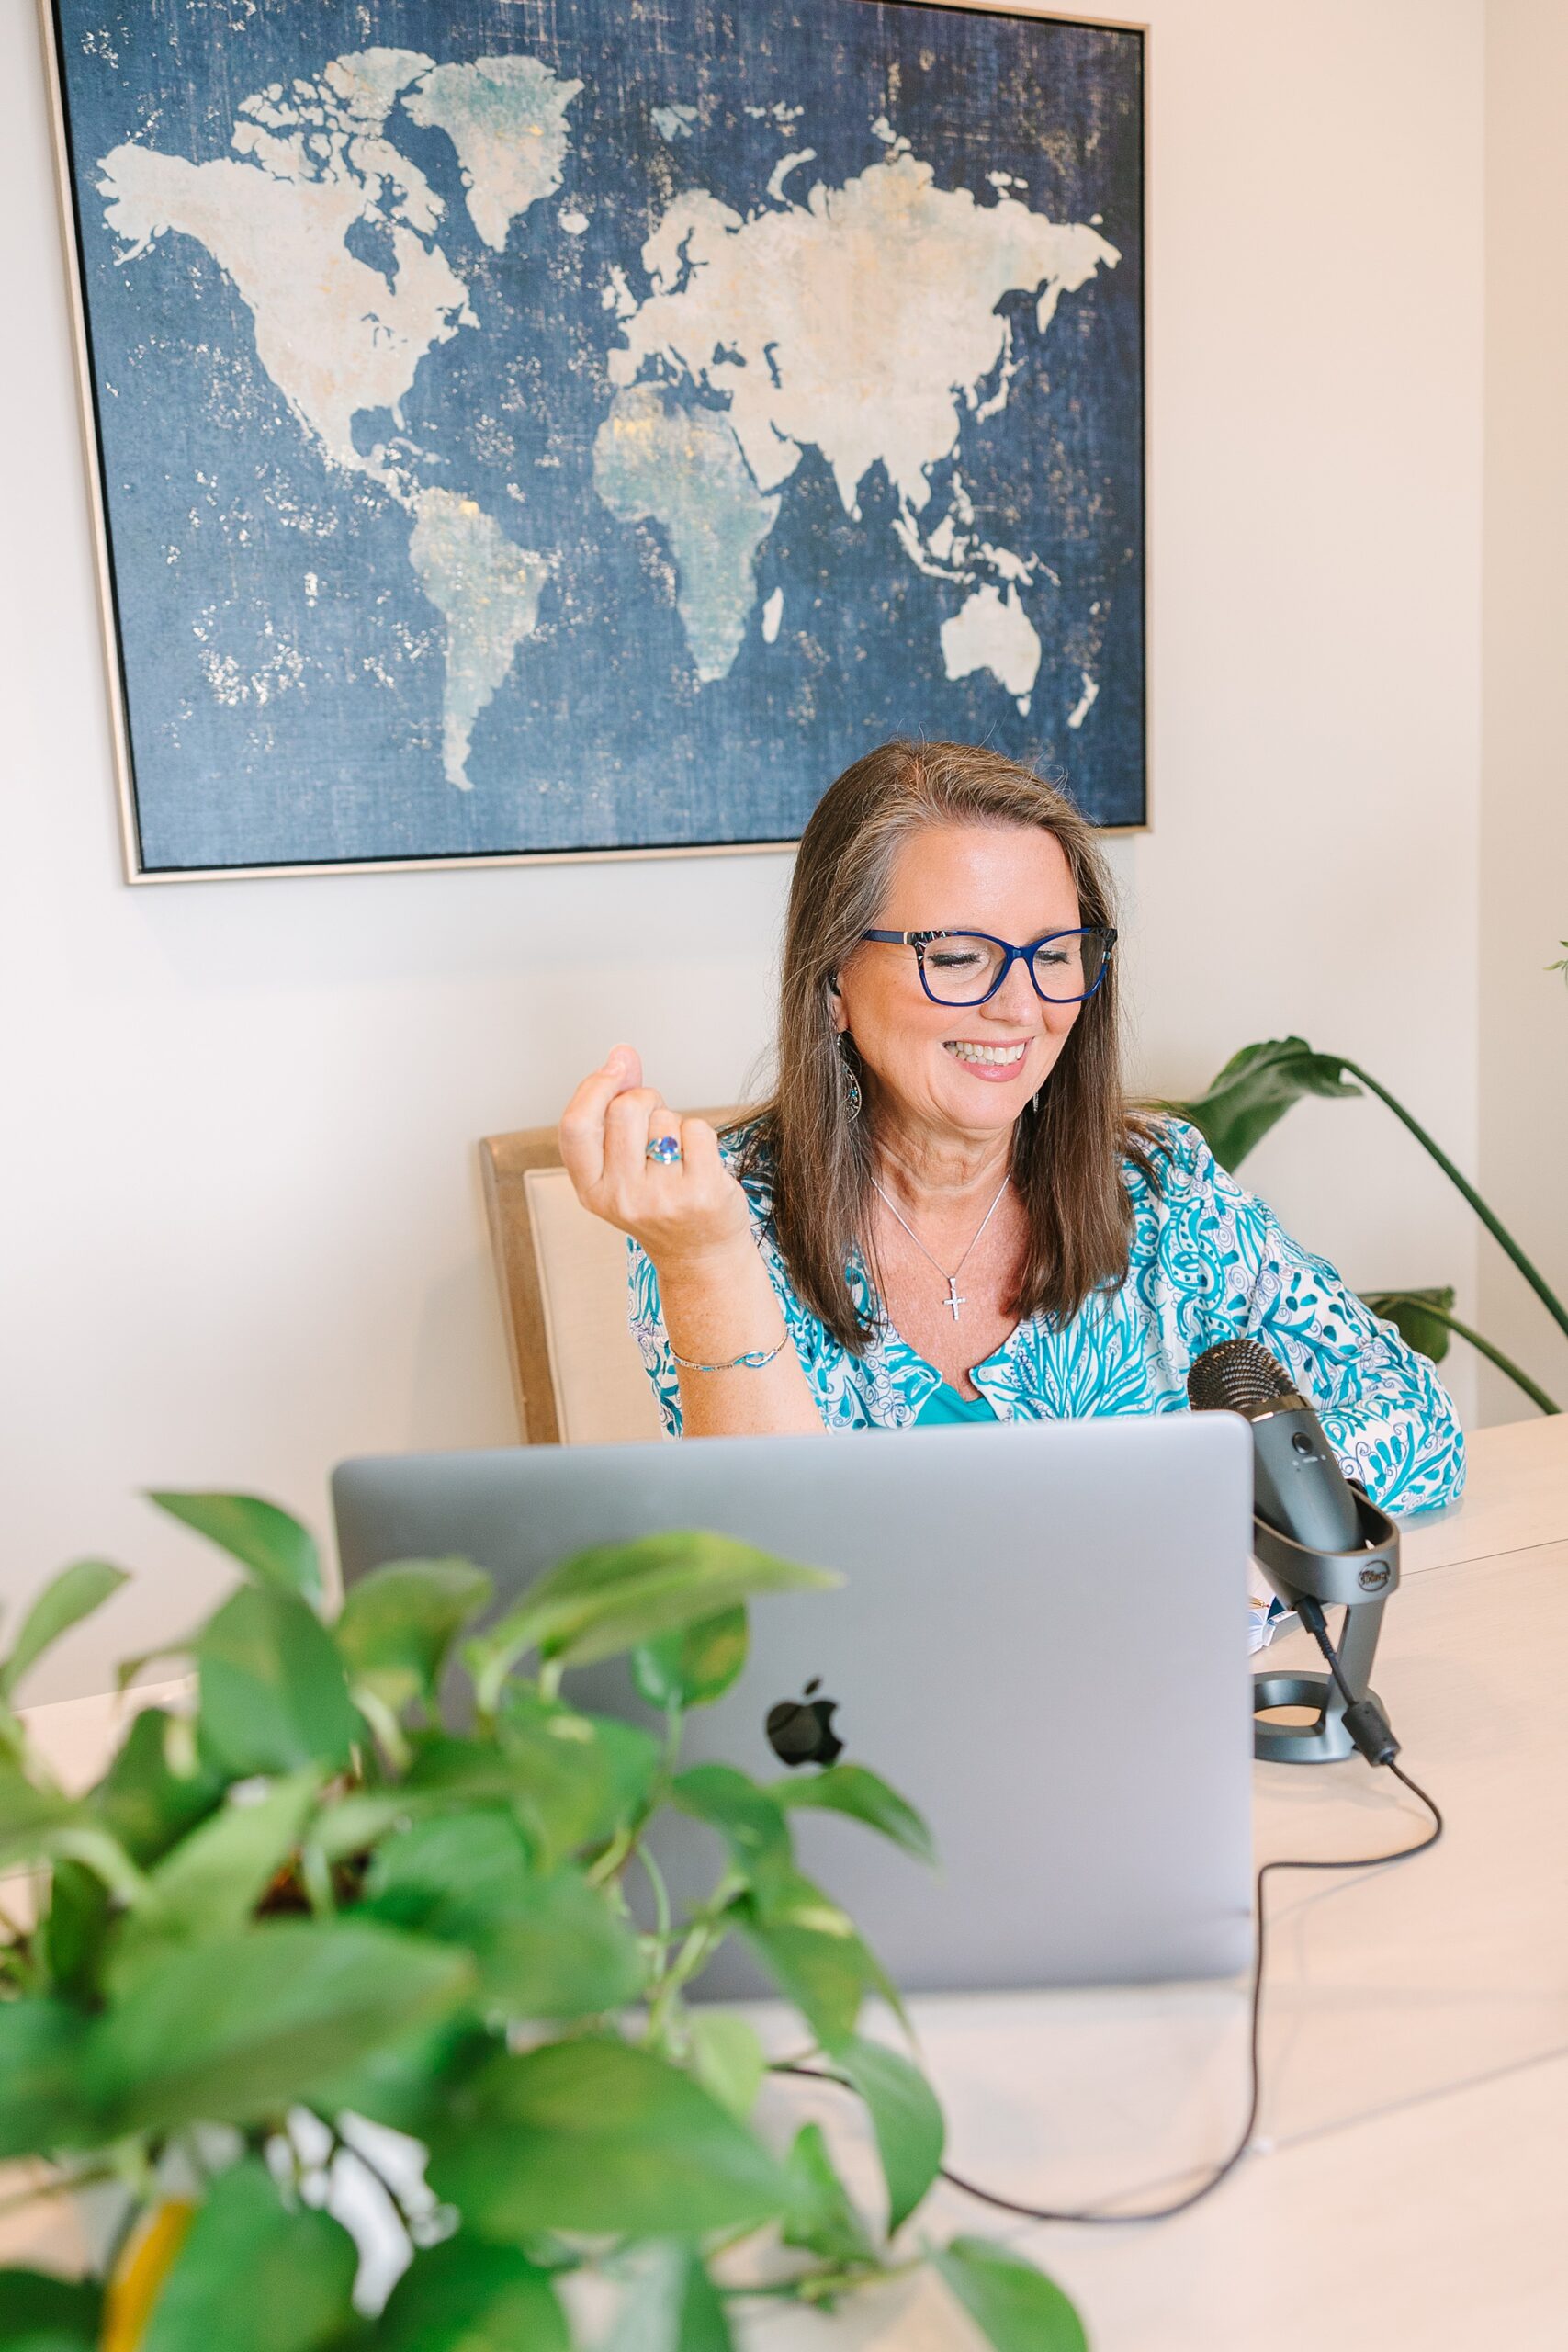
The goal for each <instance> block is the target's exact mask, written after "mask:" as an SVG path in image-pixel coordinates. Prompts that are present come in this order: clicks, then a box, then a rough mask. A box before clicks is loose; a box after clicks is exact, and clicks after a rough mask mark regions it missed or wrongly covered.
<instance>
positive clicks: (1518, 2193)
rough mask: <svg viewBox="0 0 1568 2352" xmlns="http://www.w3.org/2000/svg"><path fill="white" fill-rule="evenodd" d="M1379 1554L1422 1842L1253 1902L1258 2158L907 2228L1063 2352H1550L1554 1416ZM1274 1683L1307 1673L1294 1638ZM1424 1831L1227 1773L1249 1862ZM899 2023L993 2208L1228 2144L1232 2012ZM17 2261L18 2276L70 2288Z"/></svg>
mask: <svg viewBox="0 0 1568 2352" xmlns="http://www.w3.org/2000/svg"><path fill="white" fill-rule="evenodd" d="M1403 1554H1404V1571H1405V1576H1406V1579H1407V1581H1406V1583H1405V1585H1404V1589H1403V1590H1402V1591H1401V1592H1400V1594H1399V1595H1398V1596H1397V1597H1396V1599H1395V1600H1394V1601H1393V1605H1392V1606H1391V1608H1390V1610H1389V1612H1388V1615H1387V1617H1386V1619H1385V1621H1384V1629H1383V1641H1382V1651H1381V1654H1380V1657H1379V1660H1378V1666H1377V1671H1376V1680H1377V1684H1378V1688H1379V1690H1380V1691H1381V1693H1382V1697H1383V1699H1384V1701H1385V1702H1386V1703H1387V1705H1388V1708H1389V1712H1390V1714H1391V1716H1392V1718H1393V1724H1394V1725H1395V1728H1396V1729H1397V1731H1398V1733H1399V1736H1400V1737H1401V1739H1402V1740H1403V1742H1404V1758H1403V1761H1404V1763H1405V1764H1406V1765H1407V1767H1408V1769H1409V1770H1411V1771H1412V1772H1413V1773H1414V1775H1415V1777H1416V1779H1417V1780H1418V1781H1426V1782H1427V1784H1429V1786H1430V1787H1431V1790H1432V1792H1433V1794H1434V1796H1436V1798H1437V1799H1438V1803H1439V1804H1441V1805H1442V1806H1443V1808H1444V1811H1445V1813H1446V1814H1447V1815H1448V1819H1449V1831H1448V1835H1447V1837H1446V1838H1444V1840H1443V1842H1442V1844H1441V1845H1440V1846H1438V1848H1437V1849H1435V1851H1434V1852H1433V1853H1431V1854H1430V1855H1426V1856H1422V1857H1421V1858H1419V1859H1418V1860H1415V1861H1412V1862H1410V1863H1408V1864H1406V1865H1404V1866H1402V1867H1401V1868H1400V1869H1398V1870H1396V1871H1381V1872H1374V1873H1368V1874H1367V1875H1365V1876H1360V1875H1356V1874H1352V1875H1348V1876H1346V1877H1339V1876H1337V1875H1336V1876H1328V1875H1325V1876H1323V1877H1312V1878H1307V1877H1303V1878H1300V1879H1282V1880H1276V1881H1274V1882H1272V1883H1271V1886H1270V1890H1269V1919H1270V1935H1269V1947H1270V1957H1269V1973H1268V1981H1267V1985H1266V1988H1265V1998H1264V2017H1265V2034H1264V2044H1263V2106H1262V2113H1261V2119H1260V2124H1259V2139H1260V2143H1261V2145H1260V2147H1259V2150H1258V2153H1255V2154H1252V2155H1251V2156H1249V2158H1248V2159H1247V2162H1246V2163H1245V2164H1244V2165H1242V2166H1241V2168H1240V2169H1239V2170H1238V2171H1237V2172H1236V2173H1235V2175H1233V2177H1231V2179H1230V2180H1229V2181H1227V2182H1226V2183H1225V2184H1224V2187H1223V2188H1220V2189H1219V2190H1218V2191H1217V2192H1216V2194H1215V2195H1214V2196H1213V2199H1210V2200H1209V2201H1208V2202H1206V2203H1205V2204H1203V2205H1201V2206H1199V2207H1198V2208H1196V2209H1195V2210H1194V2211H1192V2212H1191V2213H1190V2214H1187V2215H1184V2216H1182V2217H1180V2218H1179V2219H1178V2220H1176V2221H1173V2222H1157V2223H1150V2224H1148V2225H1145V2226H1139V2227H1136V2228H1128V2229H1117V2230H1088V2229H1082V2228H1079V2229H1067V2228H1026V2227H1021V2226H1020V2225H1017V2224H1010V2223H1009V2222H1007V2221H1006V2220H1005V2218H1004V2217H1002V2216H1000V2215H994V2214H991V2213H989V2212H988V2211H987V2209H986V2208H985V2207H983V2206H979V2205H976V2204H973V2203H971V2202H970V2201H969V2200H967V2199H961V2198H959V2197H957V2196H956V2195H953V2194H952V2193H950V2192H947V2191H943V2192H942V2194H941V2195H940V2197H938V2198H937V2199H933V2200H932V2202H931V2205H930V2206H929V2207H928V2208H927V2209H926V2211H925V2212H924V2213H923V2214H922V2216H921V2222H920V2226H921V2229H922V2231H923V2232H925V2233H929V2234H931V2235H933V2236H936V2235H939V2234H948V2233H952V2232H953V2231H956V2230H966V2231H971V2232H974V2233H981V2234H987V2235H994V2236H998V2237H1009V2238H1011V2239H1013V2240H1014V2241H1015V2242H1016V2243H1017V2244H1019V2245H1020V2246H1021V2247H1022V2248H1023V2249H1024V2250H1026V2251H1027V2252H1028V2253H1030V2254H1031V2255H1032V2256H1033V2257H1034V2259H1036V2260H1037V2261H1039V2262H1041V2263H1043V2265H1044V2267H1046V2268H1048V2269H1049V2270H1050V2271H1051V2272H1052V2273H1053V2274H1054V2275H1055V2277H1056V2278H1059V2279H1060V2280H1061V2282H1062V2284H1063V2285H1064V2286H1065V2287H1066V2289H1067V2290H1068V2291H1069V2292H1070V2293H1071V2294H1072V2295H1073V2296H1074V2297H1075V2299H1076V2300H1077V2302H1078V2305H1079V2307H1080V2309H1081V2310H1082V2312H1084V2314H1085V2318H1086V2321H1087V2324H1088V2326H1089V2333H1090V2337H1091V2340H1092V2343H1093V2345H1094V2347H1095V2352H1322V2347H1323V2346H1324V2345H1325V2343H1332V2344H1335V2345H1337V2346H1340V2347H1343V2352H1476V2347H1477V2346H1478V2345H1487V2346H1489V2345H1491V2344H1494V2343H1496V2344H1500V2345H1506V2346H1507V2347H1508V2352H1562V2347H1563V2346H1568V1838H1565V1834H1564V1833H1565V1828H1568V1733H1565V1731H1564V1728H1563V1726H1564V1724H1565V1723H1568V1692H1565V1691H1564V1687H1563V1670H1564V1666H1565V1664H1568V1416H1564V1417H1563V1418H1562V1419H1556V1420H1550V1421H1547V1420H1537V1421H1530V1422H1521V1423H1519V1424H1517V1425H1515V1426H1511V1427H1508V1428H1504V1429H1496V1430H1483V1431H1482V1432H1480V1434H1479V1435H1478V1436H1476V1437H1475V1438H1474V1439H1473V1440H1472V1469H1471V1484H1470V1491H1469V1494H1468V1496H1467V1498H1466V1500H1465V1501H1464V1503H1463V1504H1462V1505H1461V1507H1460V1508H1459V1510H1456V1511H1453V1512H1450V1513H1447V1514H1445V1515H1443V1516H1442V1517H1440V1518H1438V1519H1436V1520H1434V1521H1429V1522H1427V1524H1426V1525H1425V1526H1423V1527H1421V1528H1419V1529H1417V1530H1415V1531H1413V1532H1410V1533H1408V1534H1407V1535H1406V1537H1405V1540H1404V1546H1403ZM1276 1656H1277V1657H1279V1658H1280V1660H1281V1662H1286V1661H1290V1660H1292V1659H1295V1658H1302V1659H1304V1658H1306V1657H1310V1658H1311V1659H1312V1661H1313V1662H1314V1663H1316V1654H1315V1652H1314V1651H1312V1649H1311V1645H1310V1644H1308V1643H1306V1641H1305V1637H1304V1636H1299V1637H1293V1638H1292V1641H1290V1642H1287V1643H1281V1644H1280V1645H1277V1646H1276V1650H1275V1651H1274V1652H1271V1653H1270V1661H1271V1662H1272V1660H1273V1658H1274V1657H1276ZM100 1716H101V1717H102V1718H103V1720H102V1721H100V1720H99V1718H100ZM35 1722H36V1723H37V1725H38V1728H39V1731H40V1732H41V1734H42V1735H43V1736H44V1737H45V1738H46V1739H47V1740H48V1741H49V1744H50V1747H51V1752H52V1754H53V1756H54V1758H55V1760H56V1763H57V1766H58V1768H59V1769H62V1770H65V1771H67V1772H68V1773H69V1774H70V1776H71V1777H72V1778H73V1779H77V1778H85V1777H89V1776H90V1774H91V1772H92V1771H93V1770H96V1769H97V1766H98V1762H99V1758H100V1755H101V1752H102V1750H103V1748H104V1747H106V1746H107V1736H106V1724H107V1702H105V1704H104V1705H103V1706H100V1707H97V1708H95V1707H94V1705H93V1704H92V1703H91V1702H77V1703H76V1705H75V1706H74V1707H73V1708H71V1709H65V1708H61V1709H39V1710H38V1711H36V1715H35ZM1424 1821H1425V1815H1422V1814H1421V1813H1420V1812H1419V1810H1418V1809H1417V1808H1416V1805H1415V1804H1414V1803H1413V1802H1412V1801H1410V1800H1408V1799H1406V1798H1405V1796H1404V1792H1403V1791H1402V1790H1401V1789H1400V1788H1399V1785H1398V1783H1397V1782H1395V1781H1391V1780H1390V1779H1389V1778H1388V1776H1387V1775H1386V1774H1377V1775H1374V1774H1373V1773H1371V1771H1370V1770H1368V1769H1367V1767H1366V1766H1364V1765H1363V1764H1361V1763H1360V1762H1359V1759H1358V1760H1352V1761H1351V1762H1349V1763H1346V1764H1341V1765H1332V1766H1316V1767H1291V1766H1287V1765H1271V1766H1267V1767H1259V1768H1258V1813H1257V1823H1258V1857H1259V1859H1260V1860H1262V1859H1266V1858H1267V1857H1269V1856H1270V1855H1274V1854H1286V1853H1290V1854H1312V1853H1341V1852H1354V1851H1356V1850H1358V1849H1359V1850H1361V1851H1365V1852H1371V1851H1375V1850H1377V1849H1380V1848H1382V1847H1383V1846H1385V1845H1397V1844H1400V1843H1403V1842H1404V1839H1405V1838H1406V1837H1407V1836H1410V1835H1414V1834H1415V1833H1416V1832H1417V1831H1418V1830H1419V1828H1420V1827H1421V1826H1422V1825H1423V1823H1424ZM912 2007H913V2010H914V2015H915V2020H916V2024H917V2027H918V2030H919V2035H920V2039H921V2044H922V2052H923V2055H924V2058H925V2061H926V2064H928V2066H929V2067H930V2069H931V2073H932V2075H933V2076H934V2078H935V2079H936V2081H937V2083H938V2085H939V2087H940V2089H941V2091H942V2099H943V2103H944V2105H945V2107H946V2109H947V2112H948V2120H949V2130H950V2154H951V2156H952V2159H953V2163H954V2164H955V2165H957V2166H958V2168H959V2169H960V2170H964V2171H967V2172H969V2173H970V2174H971V2175H973V2176H975V2177H978V2178H980V2179H982V2180H985V2181H986V2182H987V2183H989V2184H990V2185H992V2186H994V2187H996V2188H999V2189H1001V2190H1002V2191H1004V2192H1005V2193H1009V2194H1011V2195H1014V2196H1017V2197H1021V2198H1023V2199H1031V2200H1039V2201H1041V2202H1048V2203H1057V2204H1066V2205H1079V2204H1098V2203H1101V2202H1104V2201H1107V2200H1109V2199H1111V2198H1113V2197H1122V2198H1125V2199H1128V2200H1129V2201H1133V2202H1137V2203H1141V2202H1144V2201H1145V2200H1147V2199H1157V2198H1159V2197H1160V2196H1161V2195H1169V2194H1173V2193H1175V2191H1176V2190H1177V2189H1179V2188H1181V2187H1183V2186H1185V2185H1188V2184H1190V2182H1192V2181H1194V2180H1196V2179H1197V2178H1199V2177H1201V2175H1202V2174H1203V2173H1204V2172H1205V2171H1207V2169H1208V2168H1209V2167H1210V2165H1212V2163H1213V2161H1214V2159H1215V2158H1216V2157H1217V2156H1218V2155H1220V2154H1222V2153H1224V2151H1225V2150H1226V2149H1227V2148H1228V2147H1229V2145H1230V2143H1231V2142H1232V2140H1233V2139H1234V2136H1235V2131H1236V2130H1237V2129H1238V2128H1239V2124H1240V2120H1241V2114H1242V2109H1243V2106H1244V2102H1245V2096H1246V2061H1245V2044H1246V2031H1247V1998H1246V1987H1245V1986H1243V1985H1226V1984H1220V1985H1200V1986H1191V1985H1176V1986H1156V1987H1147V1988H1140V1987H1127V1988H1120V1989H1116V1990H1111V1991H1105V1992H1082V1993H1058V1994H1034V1995H1030V1994H1004V1995H992V1996H974V1997H968V1996H965V1997H948V1998H931V1997H927V1998H923V1999H920V2000H919V2001H917V2002H915V2003H914V2004H913V2005H912ZM769 2097H770V2098H771V2099H772V2100H773V2101H774V2102H776V2103H778V2104H779V2105H780V2106H781V2109H787V2112H788V2113H789V2115H790V2116H791V2117H792V2119H794V2120H799V2119H800V2118H801V2117H802V2116H803V2115H804V2114H805V2113H807V2112H814V2113H817V2114H818V2115H819V2116H820V2117H821V2120H823V2122H824V2124H825V2125H826V2126H827V2128H828V2129H829V2131H830V2132H831V2134H832V2137H833V2140H834V2143H835V2146H836V2148H837V2150H838V2152H839V2153H840V2157H841V2159H842V2160H843V2162H844V2164H845V2169H846V2171H847V2172H848V2173H849V2175H850V2177H851V2178H852V2181H853V2182H855V2183H856V2184H857V2185H861V2186H863V2188H864V2190H865V2192H866V2194H867V2195H868V2196H871V2195H874V2181H875V2167H874V2160H873V2159H872V2156H871V2154H870V2150H869V2148H868V2146H867V2145H866V2144H865V2143H864V2139H863V2135H862V2134H859V2133H858V2131H857V2129H856V2125H855V2120H854V2118H855V2109H854V2108H853V2106H852V2103H851V2102H849V2101H847V2100H846V2099H844V2098H842V2097H841V2096H840V2094H837V2093H834V2092H832V2091H828V2090H824V2091H820V2092H815V2091H809V2090H805V2089H804V2088H803V2086H795V2085H792V2086H789V2088H788V2089H787V2090H785V2089H784V2087H783V2086H780V2087H779V2088H777V2089H775V2090H771V2091H770V2093H769ZM62 2223H63V2217H57V2219H56V2222H55V2224H54V2226H55V2228H56V2229H61V2228H62ZM4 2234H5V2236H6V2244H5V2245H4V2252H5V2254H6V2256H7V2257H8V2258H10V2259H17V2258H20V2257H21V2254H22V2249H21V2246H20V2245H18V2244H16V2243H14V2242H12V2240H13V2235H14V2229H13V2230H8V2231H6V2233H4ZM28 2244H29V2246H30V2258H32V2259H48V2258H54V2259H57V2260H62V2261H64V2260H67V2259H69V2256H68V2253H67V2250H66V2247H65V2245H63V2244H61V2245H49V2246H48V2247H47V2249H46V2247H45V2245H44V2243H43V2241H42V2238H41V2237H40V2236H39V2223H38V2222H36V2221H35V2222H33V2223H32V2224H31V2228H30V2232H29V2237H28ZM742 2333H743V2338H744V2341H745V2343H746V2345H747V2346H748V2347H749V2352H751V2348H752V2347H754V2352H861V2347H866V2348H867V2352H869V2347H873V2346H874V2347H877V2352H974V2347H975V2346H976V2343H977V2341H978V2339H977V2337H976V2335H975V2334H974V2332H973V2330H972V2329H971V2328H970V2327H969V2325H968V2324H967V2322H965V2321H964V2319H962V2318H961V2317H960V2315H959V2314H958V2313H957V2312H956V2311H955V2309H954V2307H953V2305H952V2303H951V2302H950V2301H948V2299H947V2297H946V2295H945V2294H944V2292H943V2291H942V2290H941V2289H940V2288H939V2287H937V2286H936V2285H934V2284H933V2283H932V2282H931V2280H930V2279H929V2278H922V2279H919V2280H918V2281H917V2282H915V2283H914V2284H913V2285H911V2286H908V2287H900V2288H898V2289H897V2290H888V2291H887V2292H886V2293H884V2294H880V2295H877V2296H873V2297H867V2298H864V2299H862V2300H861V2301H852V2302H851V2303H850V2304H848V2305H846V2306H845V2307H844V2308H843V2309H842V2310H841V2312H840V2314H839V2317H838V2319H837V2320H836V2321H835V2322H834V2323H832V2324H829V2323H826V2322H824V2321H822V2320H820V2319H818V2318H816V2317H814V2316H813V2315H811V2314H809V2313H805V2312H796V2311H794V2310H790V2309H787V2308H784V2307H779V2306H769V2307H764V2308H761V2309H755V2308H753V2311H752V2313H751V2315H750V2316H749V2317H748V2319H747V2320H746V2322H745V2323H744V2326H743V2330H742Z"/></svg>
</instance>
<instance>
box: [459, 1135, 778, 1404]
mask: <svg viewBox="0 0 1568 2352" xmlns="http://www.w3.org/2000/svg"><path fill="white" fill-rule="evenodd" d="M701 1115H702V1116H703V1117H704V1118H706V1119H711V1120H712V1121H713V1122H714V1124H715V1125H723V1124H724V1123H725V1122H726V1121H727V1120H729V1119H732V1118H733V1117H734V1115H735V1114H734V1112H733V1111H728V1110H726V1111H705V1112H704V1113H703V1114H701ZM479 1152H480V1159H481V1160H482V1163H483V1168H484V1180H485V1204H486V1207H487V1209H488V1210H489V1213H490V1234H491V1246H492V1247H493V1249H494V1251H495V1267H496V1275H497V1278H498V1280H499V1282H500V1284H501V1307H502V1318H503V1320H504V1323H505V1326H506V1344H507V1352H508V1355H509V1357H510V1359H511V1363H512V1386H513V1395H514V1396H515V1397H516V1399H517V1419H518V1423H519V1426H520V1428H521V1430H522V1432H523V1441H524V1443H525V1445H592V1444H608V1443H610V1442H615V1441H619V1440H625V1439H627V1438H655V1437H658V1436H659V1435H660V1420H659V1408H658V1407H657V1406H656V1405H655V1403H654V1401H653V1390H652V1389H651V1387H650V1386H649V1379H648V1374H646V1372H644V1370H643V1368H642V1359H641V1357H640V1356H639V1355H638V1353H637V1342H636V1341H635V1340H634V1339H633V1338H632V1335H631V1333H630V1331H629V1330H628V1329H627V1328H626V1237H625V1235H624V1234H620V1233H617V1232H616V1231H615V1228H614V1227H613V1226H608V1225H605V1224H604V1221H603V1219H602V1218H599V1217H596V1216H590V1215H589V1213H588V1211H587V1210H586V1209H585V1208H583V1207H582V1206H581V1204H580V1202H579V1201H578V1198H577V1195H576V1193H574V1192H573V1191H572V1189H571V1179H570V1177H569V1176H568V1174H567V1172H566V1170H565V1169H564V1168H563V1167H562V1166H561V1164H560V1148H559V1146H558V1143H557V1140H556V1131H555V1129H554V1127H525V1128H524V1129H523V1130H522V1131H521V1132H520V1133H519V1134H517V1135H512V1136H486V1137H485V1139H484V1142H483V1143H482V1144H481V1145H480V1147H479Z"/></svg>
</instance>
